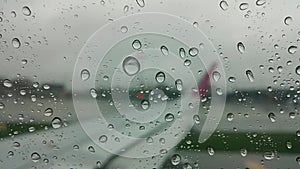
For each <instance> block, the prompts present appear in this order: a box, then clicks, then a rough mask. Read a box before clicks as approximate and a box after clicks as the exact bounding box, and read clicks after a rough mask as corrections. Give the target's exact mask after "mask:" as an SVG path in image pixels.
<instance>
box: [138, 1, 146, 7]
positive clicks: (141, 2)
mask: <svg viewBox="0 0 300 169" xmlns="http://www.w3.org/2000/svg"><path fill="white" fill-rule="evenodd" d="M136 3H137V4H138V5H139V6H140V7H141V8H143V7H145V1H144V0H136Z"/></svg>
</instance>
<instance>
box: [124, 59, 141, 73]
mask: <svg viewBox="0 0 300 169" xmlns="http://www.w3.org/2000/svg"><path fill="white" fill-rule="evenodd" d="M123 70H124V72H125V73H126V74H127V75H129V76H133V75H135V74H137V73H138V72H139V71H140V63H139V61H138V60H137V59H136V58H135V57H132V56H128V57H127V58H125V59H124V60H123Z"/></svg>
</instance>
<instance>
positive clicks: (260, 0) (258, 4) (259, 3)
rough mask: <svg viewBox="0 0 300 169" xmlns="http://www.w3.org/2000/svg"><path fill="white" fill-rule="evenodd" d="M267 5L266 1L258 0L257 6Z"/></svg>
mask: <svg viewBox="0 0 300 169" xmlns="http://www.w3.org/2000/svg"><path fill="white" fill-rule="evenodd" d="M265 3H266V0H257V1H256V5H257V6H262V5H264V4H265Z"/></svg>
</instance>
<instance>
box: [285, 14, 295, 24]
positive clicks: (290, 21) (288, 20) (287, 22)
mask: <svg viewBox="0 0 300 169" xmlns="http://www.w3.org/2000/svg"><path fill="white" fill-rule="evenodd" d="M283 22H284V24H286V25H290V24H292V22H293V18H292V17H291V16H287V17H285V18H284V21H283Z"/></svg>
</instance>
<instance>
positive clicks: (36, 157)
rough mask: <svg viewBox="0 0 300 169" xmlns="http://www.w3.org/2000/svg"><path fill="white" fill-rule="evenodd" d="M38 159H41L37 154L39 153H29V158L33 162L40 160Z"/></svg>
mask: <svg viewBox="0 0 300 169" xmlns="http://www.w3.org/2000/svg"><path fill="white" fill-rule="evenodd" d="M40 159H41V156H40V155H39V153H37V152H34V153H32V154H31V160H32V161H33V162H34V163H37V162H38V161H40Z"/></svg>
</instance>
